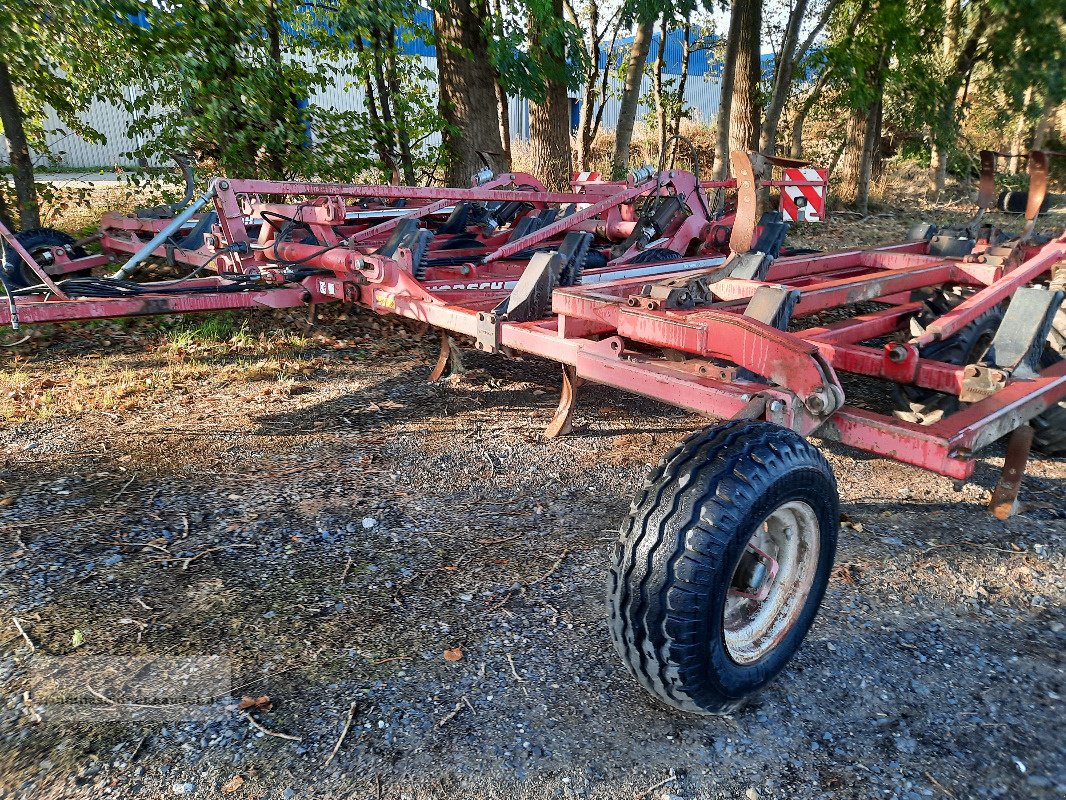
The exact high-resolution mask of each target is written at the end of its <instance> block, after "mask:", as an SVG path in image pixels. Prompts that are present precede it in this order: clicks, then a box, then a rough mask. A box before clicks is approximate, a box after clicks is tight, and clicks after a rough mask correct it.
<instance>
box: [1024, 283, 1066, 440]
mask: <svg viewBox="0 0 1066 800" xmlns="http://www.w3.org/2000/svg"><path fill="white" fill-rule="evenodd" d="M1064 358H1066V303H1064V304H1063V305H1062V307H1061V308H1060V309H1059V311H1058V313H1057V314H1056V315H1055V321H1054V322H1053V323H1052V325H1051V333H1050V334H1049V335H1048V342H1047V347H1045V348H1044V354H1043V357H1042V358H1041V367H1050V366H1051V365H1052V364H1057V363H1058V362H1059V361H1061V360H1062V359H1064ZM1029 424H1030V425H1032V426H1033V430H1034V435H1033V449H1034V450H1038V451H1040V452H1041V453H1044V454H1045V455H1049V456H1066V400H1060V401H1059V402H1057V403H1056V404H1055V405H1053V406H1051V407H1050V408H1048V409H1047V410H1046V411H1044V413H1043V414H1041V415H1040V416H1038V417H1035V418H1034V419H1032V420H1031V421H1030V423H1029Z"/></svg>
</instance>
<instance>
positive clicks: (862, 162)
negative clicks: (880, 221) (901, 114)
mask: <svg viewBox="0 0 1066 800" xmlns="http://www.w3.org/2000/svg"><path fill="white" fill-rule="evenodd" d="M889 50H890V47H889V46H886V48H885V50H884V51H882V54H881V58H880V60H879V61H878V64H877V66H876V67H875V70H876V72H875V74H874V77H873V81H874V89H875V91H876V93H877V94H876V99H875V100H874V102H873V105H872V106H871V107H870V108H869V109H855V110H854V111H852V113H851V117H850V118H849V119H848V131H847V137H846V140H845V149H844V165H843V172H844V175H843V178H842V180H841V181H840V182H839V183H838V185H839V187H840V188H839V190H838V192H839V195H840V198H841V200H843V201H844V202H845V203H850V204H853V205H854V207H855V210H856V211H858V212H859V213H860V214H863V215H865V214H867V213H869V201H870V179H871V178H872V176H873V167H874V153H875V152H876V149H877V145H878V143H879V141H880V139H881V117H882V109H883V106H884V90H885V70H886V68H887V67H888V53H889Z"/></svg>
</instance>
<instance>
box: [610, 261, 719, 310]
mask: <svg viewBox="0 0 1066 800" xmlns="http://www.w3.org/2000/svg"><path fill="white" fill-rule="evenodd" d="M729 272H730V268H729V267H723V268H721V269H717V270H715V271H714V272H709V273H707V274H704V275H696V276H690V277H687V278H673V279H672V280H665V281H658V282H656V283H646V284H644V286H642V287H641V289H640V294H635V295H631V296H630V298H629V305H630V306H633V307H638V306H639V307H642V308H646V309H648V310H649V311H657V310H659V309H660V308H693V307H695V306H698V305H706V304H708V303H712V302H714V295H713V294H712V293H711V284H712V283H717V282H718V281H720V280H722V279H723V278H726V277H728V276H729Z"/></svg>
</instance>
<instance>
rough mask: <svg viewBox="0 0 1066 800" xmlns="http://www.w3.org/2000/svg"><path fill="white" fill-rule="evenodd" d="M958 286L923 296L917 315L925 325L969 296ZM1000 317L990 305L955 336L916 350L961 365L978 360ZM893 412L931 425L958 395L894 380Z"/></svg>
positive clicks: (956, 402)
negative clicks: (895, 383) (922, 307)
mask: <svg viewBox="0 0 1066 800" xmlns="http://www.w3.org/2000/svg"><path fill="white" fill-rule="evenodd" d="M968 296H969V295H968V292H967V291H963V290H961V289H957V288H954V287H952V288H946V289H937V290H935V291H934V292H933V293H932V294H931V295H929V296H928V297H927V298H926V300H925V308H924V309H923V310H922V311H921V312H919V313H918V314H917V316H916V319H917V322H918V323H919V324H920V325H921V326H922V327H923V328H924V327H927V326H928V325H929V324H930V323H932V322H933V321H934V320H936V319H937V318H938V317H940V316H942V315H944V314H946V313H947V312H948V311H950V310H951V309H953V308H954V307H955V306H957V305H958V304H959V303H961V302H962V301H963V300H965V299H966V297H968ZM1002 321H1003V309H1002V308H1000V307H998V306H997V307H996V308H990V309H989V310H988V311H986V312H985V313H983V314H981V315H980V316H979V317H978V318H977V319H975V320H974V321H973V322H971V323H970V324H969V325H967V326H965V327H964V328H963V329H962V330H960V331H959V332H958V333H956V334H955V335H954V336H952V337H950V338H948V339H944V340H943V341H940V342H934V343H933V344H930V345H926V346H925V347H923V348H921V349H920V350H919V355H920V356H921V357H922V358H928V359H931V360H933V361H943V362H945V363H947V364H954V365H956V366H964V365H966V364H973V363H975V362H977V361H980V360H981V358H982V356H984V354H985V351H987V350H988V346H989V345H990V344H991V343H992V339H993V337H994V336H995V335H996V331H997V330H999V325H1000V323H1001V322H1002ZM893 398H894V400H895V405H896V411H895V414H896V416H897V417H898V418H899V419H902V420H905V421H906V422H914V423H917V424H919V425H931V424H933V423H934V422H938V421H940V420H941V419H943V418H944V417H945V416H947V415H948V414H953V413H955V412H956V411H958V410H959V408H960V403H959V398H958V397H956V396H955V395H952V394H944V393H943V392H936V391H933V390H932V389H925V388H922V387H920V386H904V385H902V384H897V385H896V386H895V387H894V389H893Z"/></svg>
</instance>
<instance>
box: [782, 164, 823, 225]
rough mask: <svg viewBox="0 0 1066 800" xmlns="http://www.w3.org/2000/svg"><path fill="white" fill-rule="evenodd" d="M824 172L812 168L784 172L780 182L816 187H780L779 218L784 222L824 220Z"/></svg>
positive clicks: (792, 169) (791, 169)
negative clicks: (793, 182)
mask: <svg viewBox="0 0 1066 800" xmlns="http://www.w3.org/2000/svg"><path fill="white" fill-rule="evenodd" d="M826 175H827V173H826V171H825V170H824V169H814V168H812V167H801V168H790V169H786V170H784V173H783V174H782V176H781V177H782V180H785V181H795V182H796V183H802V184H811V183H817V184H819V185H818V186H782V187H781V216H782V217H784V218H785V221H786V222H821V221H822V220H824V219H825V182H826Z"/></svg>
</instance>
